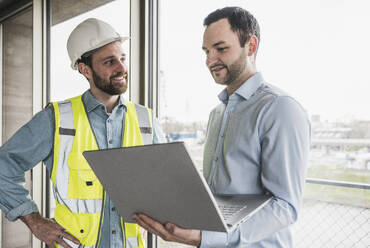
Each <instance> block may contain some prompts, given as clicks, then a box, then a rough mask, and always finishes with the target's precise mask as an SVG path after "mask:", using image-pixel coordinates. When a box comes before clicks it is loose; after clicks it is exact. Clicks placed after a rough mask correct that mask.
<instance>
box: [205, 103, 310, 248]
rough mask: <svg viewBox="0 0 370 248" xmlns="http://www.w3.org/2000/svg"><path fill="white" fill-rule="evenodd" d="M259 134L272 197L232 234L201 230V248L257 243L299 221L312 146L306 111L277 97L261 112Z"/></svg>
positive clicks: (263, 171) (264, 177)
mask: <svg viewBox="0 0 370 248" xmlns="http://www.w3.org/2000/svg"><path fill="white" fill-rule="evenodd" d="M259 134H260V145H261V161H260V164H261V182H262V185H263V187H264V188H265V189H266V190H267V191H269V192H270V193H271V194H272V195H273V196H274V198H273V200H272V201H270V202H269V203H268V204H267V205H266V206H265V207H264V208H263V209H261V210H260V211H258V212H257V213H256V214H255V215H253V216H252V217H251V218H250V219H249V220H248V221H246V222H245V223H243V224H242V225H241V226H240V227H239V228H238V229H236V230H235V231H234V232H232V233H229V234H225V233H214V232H207V231H202V247H225V246H226V245H225V244H227V245H228V246H230V247H238V246H240V245H243V244H245V243H247V244H248V243H254V242H258V241H260V240H262V239H264V238H266V237H269V236H270V235H272V234H274V233H275V232H277V231H280V230H282V229H284V228H286V227H288V226H289V225H291V224H292V223H294V222H295V221H296V220H297V216H298V212H299V208H300V204H301V198H302V190H303V186H304V178H305V173H306V167H307V161H308V153H309V146H310V124H309V121H308V119H307V116H306V113H305V112H304V111H303V109H302V108H301V106H300V105H299V104H298V103H297V102H295V101H294V100H293V99H292V98H290V97H277V98H276V99H275V100H274V101H273V102H272V103H271V105H270V106H268V108H266V110H265V112H263V113H262V116H261V121H260V125H259ZM266 223H268V225H266Z"/></svg>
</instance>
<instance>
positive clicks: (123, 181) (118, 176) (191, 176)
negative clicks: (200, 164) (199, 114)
mask: <svg viewBox="0 0 370 248" xmlns="http://www.w3.org/2000/svg"><path fill="white" fill-rule="evenodd" d="M83 155H84V156H85V158H86V160H87V161H88V163H89V165H90V166H91V168H92V169H93V170H94V172H95V174H96V176H97V177H98V179H99V181H100V182H101V184H102V185H103V187H104V188H105V190H106V191H107V192H108V194H109V196H110V198H111V199H112V201H113V203H114V205H115V206H116V208H117V209H118V211H119V213H120V215H121V216H122V217H123V219H124V220H125V221H126V222H134V221H133V219H132V215H133V214H134V213H144V214H146V215H148V216H150V217H152V218H153V219H155V220H157V221H159V222H161V223H163V224H164V223H166V222H172V223H174V224H176V225H178V226H180V227H183V228H190V229H200V230H209V231H219V232H229V231H231V230H233V229H234V228H236V227H237V226H238V225H240V224H241V223H243V222H244V221H245V220H247V219H248V218H249V217H250V216H252V215H253V214H254V213H256V212H257V211H258V210H259V209H260V208H262V207H263V206H264V205H265V204H266V203H267V202H268V201H269V200H270V199H271V196H269V195H213V194H212V192H211V190H210V189H209V187H208V185H207V183H206V181H205V180H204V178H203V176H202V175H201V174H200V173H199V172H198V170H197V169H196V167H195V165H194V163H193V161H192V159H191V157H190V155H189V153H188V151H187V150H186V147H185V145H184V143H183V142H174V143H164V144H153V145H144V146H136V147H127V148H114V149H104V150H97V151H86V152H84V153H83Z"/></svg>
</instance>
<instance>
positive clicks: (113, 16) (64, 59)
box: [50, 0, 130, 216]
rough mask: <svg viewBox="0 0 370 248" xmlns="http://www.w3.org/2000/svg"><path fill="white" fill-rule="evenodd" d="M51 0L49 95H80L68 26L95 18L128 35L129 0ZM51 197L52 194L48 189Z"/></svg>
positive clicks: (84, 85) (83, 85)
mask: <svg viewBox="0 0 370 248" xmlns="http://www.w3.org/2000/svg"><path fill="white" fill-rule="evenodd" d="M52 4H53V6H52V10H53V12H52V16H53V25H52V27H51V48H50V54H51V58H50V63H51V65H50V82H51V83H50V99H51V101H61V100H65V99H68V98H71V97H74V96H77V95H81V94H82V93H83V92H85V91H86V90H87V89H88V88H89V83H88V81H87V79H86V78H85V77H84V76H83V75H82V74H80V73H79V72H78V71H75V70H73V69H72V68H71V66H70V65H71V62H70V59H69V56H68V53H67V40H68V37H69V35H70V33H71V32H72V30H73V29H74V28H75V27H76V26H77V25H78V24H79V23H81V22H82V21H83V20H85V19H88V18H98V19H100V20H103V21H105V22H107V23H109V24H111V25H112V26H113V27H114V29H115V30H116V31H117V32H119V33H120V34H121V35H122V36H129V28H130V15H129V13H130V2H129V1H128V0H117V1H111V2H110V1H89V2H77V3H76V2H75V1H60V0H58V1H53V2H52ZM67 17H68V18H67ZM66 18H67V19H66ZM123 47H124V49H125V51H127V55H128V56H127V61H129V54H128V50H129V42H125V43H124V44H123ZM51 192H52V190H51ZM51 198H53V196H52V193H51ZM50 205H51V209H50V216H53V210H54V208H55V202H54V200H51V201H50Z"/></svg>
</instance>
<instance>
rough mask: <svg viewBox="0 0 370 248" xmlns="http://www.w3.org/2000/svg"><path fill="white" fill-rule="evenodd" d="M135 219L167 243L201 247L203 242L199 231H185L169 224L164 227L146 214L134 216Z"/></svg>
mask: <svg viewBox="0 0 370 248" xmlns="http://www.w3.org/2000/svg"><path fill="white" fill-rule="evenodd" d="M132 217H133V219H134V220H135V221H136V223H138V224H139V225H140V226H142V227H143V228H144V229H146V230H147V231H148V232H151V233H153V234H155V235H157V236H159V237H161V238H162V239H163V240H165V241H172V242H178V243H183V244H187V245H194V246H199V245H200V241H201V233H200V231H199V230H192V229H183V228H180V227H178V226H176V225H175V224H172V223H169V222H167V223H166V224H165V225H162V224H161V223H159V222H158V221H155V220H153V219H152V218H150V217H148V216H146V215H145V214H134V215H133V216H132Z"/></svg>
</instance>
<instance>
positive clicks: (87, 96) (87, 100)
mask: <svg viewBox="0 0 370 248" xmlns="http://www.w3.org/2000/svg"><path fill="white" fill-rule="evenodd" d="M82 101H83V102H84V104H85V108H86V111H87V112H91V111H93V110H94V109H96V108H97V107H98V106H104V105H103V104H102V103H100V102H99V101H98V100H96V98H95V97H94V96H93V95H92V94H91V92H90V90H87V91H85V93H84V94H83V95H82ZM118 106H119V107H120V106H123V107H124V108H126V100H125V97H124V96H123V94H121V95H120V98H119V102H118Z"/></svg>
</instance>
